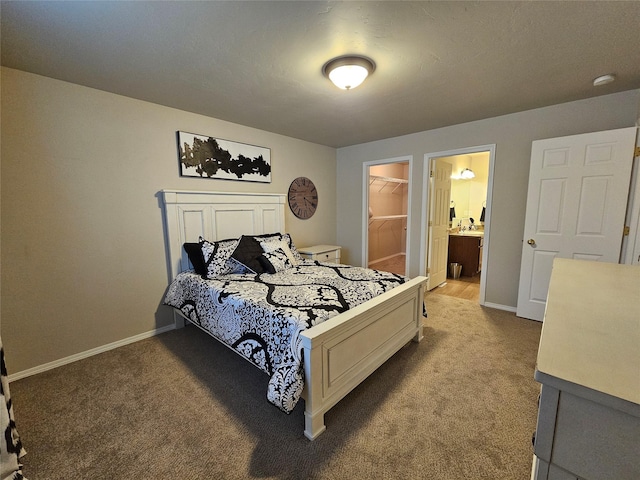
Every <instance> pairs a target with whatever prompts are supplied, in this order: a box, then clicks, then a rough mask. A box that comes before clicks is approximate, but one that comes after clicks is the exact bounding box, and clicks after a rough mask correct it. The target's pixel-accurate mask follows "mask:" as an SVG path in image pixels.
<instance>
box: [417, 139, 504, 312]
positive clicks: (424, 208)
mask: <svg viewBox="0 0 640 480" xmlns="http://www.w3.org/2000/svg"><path fill="white" fill-rule="evenodd" d="M479 152H489V173H488V179H487V206H486V210H485V215H484V218H485V221H484V242H483V246H482V270H481V271H480V296H479V299H478V301H479V303H480V305H484V304H485V300H486V298H485V297H486V284H487V269H488V266H489V242H490V234H491V200H492V198H493V171H494V165H495V156H496V144H495V143H493V144H488V145H478V146H475V147H466V148H458V149H454V150H444V151H441V152H432V153H425V155H424V160H423V166H422V186H423V189H422V205H421V219H420V271H421V275H428V274H427V273H426V272H427V266H428V265H427V254H428V252H427V249H428V248H427V229H428V228H429V227H428V225H429V200H430V195H431V191H430V190H431V189H430V188H429V186H430V185H429V172H430V171H431V168H432V167H433V166H434V165H435V161H436V160H437V159H438V158H440V157H453V156H456V155H468V154H470V153H479Z"/></svg>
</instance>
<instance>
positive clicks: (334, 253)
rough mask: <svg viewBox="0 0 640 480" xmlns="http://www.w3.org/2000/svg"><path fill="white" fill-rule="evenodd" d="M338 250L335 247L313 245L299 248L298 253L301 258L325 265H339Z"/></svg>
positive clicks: (338, 248)
mask: <svg viewBox="0 0 640 480" xmlns="http://www.w3.org/2000/svg"><path fill="white" fill-rule="evenodd" d="M340 248H341V247H338V246H336V245H314V246H313V247H304V248H299V249H298V252H300V255H302V257H303V258H306V259H309V260H315V261H318V262H326V263H340Z"/></svg>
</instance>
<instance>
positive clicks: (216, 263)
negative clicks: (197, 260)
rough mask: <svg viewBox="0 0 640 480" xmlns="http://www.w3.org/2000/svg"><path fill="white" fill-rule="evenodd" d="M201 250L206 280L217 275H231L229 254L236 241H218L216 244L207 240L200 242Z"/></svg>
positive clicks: (231, 266) (234, 239)
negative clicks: (205, 269) (205, 268)
mask: <svg viewBox="0 0 640 480" xmlns="http://www.w3.org/2000/svg"><path fill="white" fill-rule="evenodd" d="M200 244H201V248H202V257H203V258H204V263H205V265H206V267H207V275H206V278H207V279H209V280H210V279H212V278H215V277H217V276H219V275H228V274H229V273H233V271H234V269H233V265H232V264H231V262H229V259H230V258H231V254H232V253H233V251H234V250H235V249H236V246H237V245H238V239H237V238H233V239H228V240H220V241H218V242H210V241H208V240H202V239H201V240H200Z"/></svg>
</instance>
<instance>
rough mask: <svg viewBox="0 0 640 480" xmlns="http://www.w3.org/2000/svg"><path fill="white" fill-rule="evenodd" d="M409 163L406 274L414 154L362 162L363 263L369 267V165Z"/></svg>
mask: <svg viewBox="0 0 640 480" xmlns="http://www.w3.org/2000/svg"><path fill="white" fill-rule="evenodd" d="M407 162H408V163H409V169H408V170H409V179H408V183H407V234H406V240H405V242H406V244H405V250H406V256H405V263H404V269H405V270H404V272H405V275H406V276H407V277H408V276H409V265H411V261H410V256H411V248H410V246H411V184H412V181H411V179H412V177H413V155H405V156H402V157H393V158H384V159H380V160H370V161H368V162H364V163H363V164H362V258H361V265H362V266H363V267H365V268H366V267H367V265H368V264H369V167H371V166H375V165H386V164H388V163H407Z"/></svg>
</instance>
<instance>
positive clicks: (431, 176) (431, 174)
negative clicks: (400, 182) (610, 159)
mask: <svg viewBox="0 0 640 480" xmlns="http://www.w3.org/2000/svg"><path fill="white" fill-rule="evenodd" d="M636 156H637V155H636ZM429 178H433V170H429Z"/></svg>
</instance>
